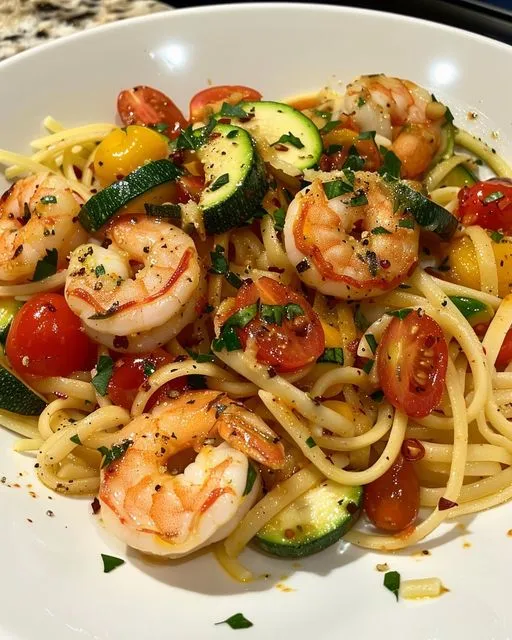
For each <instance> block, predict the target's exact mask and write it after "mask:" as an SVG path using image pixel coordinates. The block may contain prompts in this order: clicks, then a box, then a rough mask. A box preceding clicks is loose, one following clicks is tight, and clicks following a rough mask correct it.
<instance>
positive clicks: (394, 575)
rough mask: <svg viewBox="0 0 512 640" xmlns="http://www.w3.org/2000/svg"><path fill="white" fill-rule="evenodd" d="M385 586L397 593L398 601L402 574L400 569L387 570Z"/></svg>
mask: <svg viewBox="0 0 512 640" xmlns="http://www.w3.org/2000/svg"><path fill="white" fill-rule="evenodd" d="M384 586H385V587H386V589H389V591H391V593H394V594H395V596H396V599H397V602H398V593H399V591H400V574H399V573H398V571H387V572H386V573H385V574H384Z"/></svg>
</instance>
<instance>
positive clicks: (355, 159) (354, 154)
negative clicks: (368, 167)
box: [343, 145, 364, 171]
mask: <svg viewBox="0 0 512 640" xmlns="http://www.w3.org/2000/svg"><path fill="white" fill-rule="evenodd" d="M363 167H364V158H363V157H362V156H360V155H359V153H358V151H357V149H356V148H355V147H354V145H352V146H351V147H350V149H349V152H348V157H347V159H346V160H345V163H344V164H343V170H344V171H345V169H350V170H351V171H361V169H362V168H363Z"/></svg>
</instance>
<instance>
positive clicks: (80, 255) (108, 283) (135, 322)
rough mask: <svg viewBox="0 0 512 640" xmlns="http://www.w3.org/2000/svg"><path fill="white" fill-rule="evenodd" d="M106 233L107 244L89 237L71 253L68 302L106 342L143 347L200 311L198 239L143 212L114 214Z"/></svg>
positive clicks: (158, 342) (171, 334)
mask: <svg viewBox="0 0 512 640" xmlns="http://www.w3.org/2000/svg"><path fill="white" fill-rule="evenodd" d="M106 238H107V242H108V241H110V242H111V244H110V245H109V246H108V247H106V248H105V246H104V245H105V243H104V245H103V246H98V245H96V244H85V245H82V246H81V247H78V249H76V250H75V251H74V252H73V253H72V254H71V259H70V263H69V270H68V275H67V278H66V288H65V295H66V300H67V302H68V304H69V306H70V308H71V309H72V310H73V311H74V313H76V315H78V316H79V317H80V318H81V320H82V322H83V323H84V325H85V327H86V330H87V332H88V333H89V334H90V335H92V337H93V338H94V339H95V340H97V341H99V342H101V343H102V344H105V345H106V346H109V347H114V348H116V349H121V350H125V351H145V350H148V349H153V348H155V347H157V346H160V345H162V344H164V343H165V342H167V341H168V340H170V339H171V338H172V337H174V336H175V335H176V334H177V333H178V332H179V331H181V329H182V328H183V327H184V326H185V325H187V324H188V323H189V322H191V321H192V320H193V319H194V318H195V316H196V315H197V310H196V304H197V302H198V300H199V297H200V294H201V291H202V286H201V285H200V275H201V269H200V264H199V258H198V255H197V251H196V248H195V245H194V242H193V240H192V239H191V238H190V236H188V235H187V234H186V233H184V232H183V231H181V229H178V228H177V227H175V226H173V225H172V224H170V223H168V222H166V221H163V220H159V219H154V218H148V217H145V216H133V217H129V216H124V217H119V218H116V219H115V220H114V221H113V222H112V223H111V225H110V226H109V228H108V229H107V231H106ZM134 264H135V265H136V267H138V270H137V268H134V267H133V266H132V265H134Z"/></svg>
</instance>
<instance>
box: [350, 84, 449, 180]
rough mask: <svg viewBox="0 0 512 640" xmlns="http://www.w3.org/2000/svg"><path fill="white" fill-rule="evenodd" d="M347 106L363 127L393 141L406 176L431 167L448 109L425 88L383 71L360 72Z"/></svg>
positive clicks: (359, 125)
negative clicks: (377, 72)
mask: <svg viewBox="0 0 512 640" xmlns="http://www.w3.org/2000/svg"><path fill="white" fill-rule="evenodd" d="M345 110H346V112H347V113H349V114H350V115H351V117H352V119H353V121H354V122H355V123H356V124H357V126H358V127H360V129H361V130H362V131H376V132H377V133H378V134H380V135H382V136H384V137H386V138H388V139H389V140H392V141H393V145H392V147H391V149H392V150H393V151H394V152H395V154H396V155H397V156H398V157H399V158H400V160H401V162H402V176H403V177H404V178H414V177H416V176H418V175H420V174H421V173H423V172H424V171H425V170H426V169H427V168H428V167H429V165H430V163H431V162H432V159H433V157H434V155H435V154H436V152H437V150H438V148H439V144H440V140H441V136H440V129H441V127H440V125H441V123H442V121H443V117H444V115H445V111H446V109H445V107H444V106H443V105H442V104H440V103H439V102H434V100H433V99H432V95H431V94H430V93H429V92H428V91H427V90H426V89H424V88H423V87H420V86H418V85H417V84H415V83H414V82H410V81H409V80H401V79H399V78H391V77H388V76H385V75H381V74H377V75H372V76H361V77H360V78H358V79H357V80H355V81H354V82H352V83H351V84H349V85H348V87H347V92H346V94H345ZM397 128H398V129H397Z"/></svg>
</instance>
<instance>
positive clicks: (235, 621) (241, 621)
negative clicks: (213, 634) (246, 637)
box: [215, 613, 253, 629]
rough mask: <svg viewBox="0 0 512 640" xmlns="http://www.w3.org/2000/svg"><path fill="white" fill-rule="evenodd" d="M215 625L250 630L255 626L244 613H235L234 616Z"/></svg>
mask: <svg viewBox="0 0 512 640" xmlns="http://www.w3.org/2000/svg"><path fill="white" fill-rule="evenodd" d="M215 624H216V625H218V624H228V625H229V626H230V627H231V628H232V629H249V627H252V626H253V624H252V622H251V621H250V620H247V618H246V617H245V616H244V614H243V613H235V615H234V616H231V617H230V618H227V619H226V620H221V622H216V623H215Z"/></svg>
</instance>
